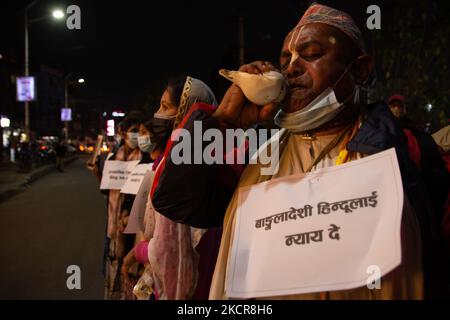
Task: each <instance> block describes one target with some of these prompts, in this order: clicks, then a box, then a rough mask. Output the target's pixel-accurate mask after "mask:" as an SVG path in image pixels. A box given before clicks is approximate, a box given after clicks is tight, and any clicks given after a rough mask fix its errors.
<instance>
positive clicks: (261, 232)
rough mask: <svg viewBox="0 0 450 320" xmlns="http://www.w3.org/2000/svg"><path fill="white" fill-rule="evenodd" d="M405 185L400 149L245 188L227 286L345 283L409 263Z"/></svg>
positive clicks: (231, 289)
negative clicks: (403, 226)
mask: <svg viewBox="0 0 450 320" xmlns="http://www.w3.org/2000/svg"><path fill="white" fill-rule="evenodd" d="M402 208H403V188H402V182H401V176H400V171H399V168H398V163H397V157H396V154H395V150H394V149H390V150H388V151H385V152H381V153H378V154H376V155H373V156H369V157H366V158H363V159H360V160H357V161H352V162H350V163H346V164H344V165H340V166H334V167H329V168H325V169H321V170H317V171H315V172H313V173H309V174H301V175H292V176H288V177H283V178H278V179H273V180H271V181H267V182H263V183H260V184H257V185H253V186H250V187H244V188H241V189H240V190H239V194H238V207H237V216H236V224H235V232H234V239H233V244H232V251H231V256H230V261H229V265H228V269H227V271H228V272H227V282H226V292H227V296H229V297H234V298H252V297H268V296H277V295H290V294H301V293H309V292H322V291H334V290H345V289H351V288H356V287H361V286H364V285H366V283H367V279H368V277H369V274H368V273H367V270H368V268H369V267H370V266H373V265H375V266H377V267H379V269H380V271H381V275H385V274H386V273H388V272H389V271H391V270H392V269H394V268H395V267H397V266H398V265H399V264H400V263H401V243H400V223H401V217H402Z"/></svg>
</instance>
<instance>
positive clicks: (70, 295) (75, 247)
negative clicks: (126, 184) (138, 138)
mask: <svg viewBox="0 0 450 320" xmlns="http://www.w3.org/2000/svg"><path fill="white" fill-rule="evenodd" d="M83 163H84V162H83V160H76V161H75V162H73V163H72V164H70V165H68V166H67V167H66V171H65V172H64V173H60V172H58V171H55V172H53V173H51V174H49V175H48V176H46V177H43V178H42V179H40V180H38V181H36V182H35V183H33V184H31V185H30V186H29V187H28V189H27V190H26V191H24V192H23V193H21V194H19V195H17V196H15V197H13V198H11V199H9V200H7V201H5V202H3V203H1V204H0V299H103V276H102V273H101V266H102V254H103V236H104V229H105V224H106V202H105V201H106V200H105V199H104V197H103V196H102V194H101V193H100V192H99V190H98V184H97V181H96V179H95V177H94V176H93V175H92V174H91V173H90V172H89V171H88V170H87V169H85V167H84V165H83ZM69 265H78V266H79V267H80V269H81V290H69V289H67V286H66V280H67V278H68V277H69V276H70V275H69V274H67V273H66V270H67V267H68V266H69Z"/></svg>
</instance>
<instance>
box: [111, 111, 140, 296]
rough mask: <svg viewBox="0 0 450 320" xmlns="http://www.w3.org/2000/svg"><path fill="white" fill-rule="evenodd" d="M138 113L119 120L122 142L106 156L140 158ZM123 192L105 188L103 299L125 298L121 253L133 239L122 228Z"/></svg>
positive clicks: (128, 158)
mask: <svg viewBox="0 0 450 320" xmlns="http://www.w3.org/2000/svg"><path fill="white" fill-rule="evenodd" d="M140 119H141V116H140V114H139V113H136V112H134V113H131V114H130V115H129V116H128V117H126V118H125V119H124V120H123V122H122V123H121V128H122V130H121V132H122V139H123V141H124V143H123V144H122V146H120V147H119V149H118V150H117V152H115V153H114V154H112V155H111V156H110V157H109V158H108V159H109V160H120V161H135V160H140V159H141V152H140V150H139V148H138V131H139V123H140ZM124 198H125V197H124V195H123V194H121V193H120V190H109V192H108V223H107V247H106V250H105V254H106V258H105V260H106V262H105V273H106V274H105V280H106V281H105V297H106V299H123V298H125V290H124V288H125V283H124V281H123V279H122V277H121V274H120V268H121V265H122V261H123V257H124V256H125V254H126V252H128V250H129V249H130V248H128V250H127V248H126V247H127V245H128V246H129V243H131V245H132V244H133V241H134V237H133V239H130V238H129V237H127V236H125V235H124V234H123V233H122V232H123V221H124V216H126V215H127V214H128V212H127V210H122V209H123V202H124Z"/></svg>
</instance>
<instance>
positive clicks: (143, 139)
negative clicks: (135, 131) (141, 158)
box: [138, 134, 153, 153]
mask: <svg viewBox="0 0 450 320" xmlns="http://www.w3.org/2000/svg"><path fill="white" fill-rule="evenodd" d="M138 146H139V149H141V151H142V152H146V153H150V152H151V150H152V147H153V145H152V141H151V139H150V136H149V135H148V134H146V135H143V136H138Z"/></svg>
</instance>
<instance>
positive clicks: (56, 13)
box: [52, 9, 64, 19]
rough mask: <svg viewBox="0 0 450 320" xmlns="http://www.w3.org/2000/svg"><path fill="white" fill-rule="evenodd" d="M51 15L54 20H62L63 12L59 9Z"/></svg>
mask: <svg viewBox="0 0 450 320" xmlns="http://www.w3.org/2000/svg"><path fill="white" fill-rule="evenodd" d="M52 15H53V18H55V19H62V18H64V12H63V11H62V10H61V9H56V10H53V12H52Z"/></svg>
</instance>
